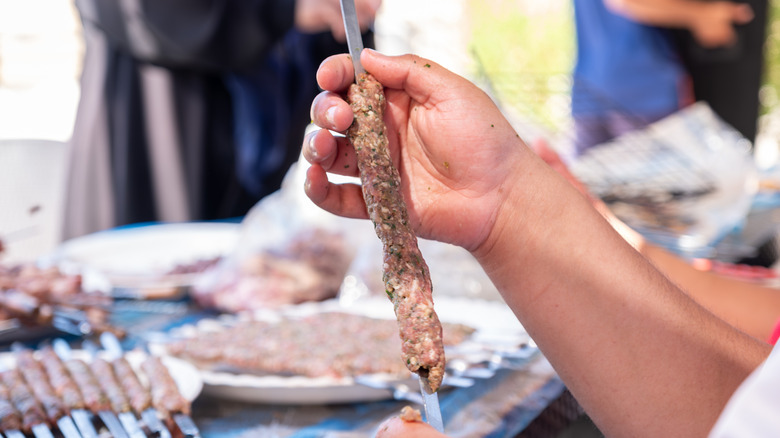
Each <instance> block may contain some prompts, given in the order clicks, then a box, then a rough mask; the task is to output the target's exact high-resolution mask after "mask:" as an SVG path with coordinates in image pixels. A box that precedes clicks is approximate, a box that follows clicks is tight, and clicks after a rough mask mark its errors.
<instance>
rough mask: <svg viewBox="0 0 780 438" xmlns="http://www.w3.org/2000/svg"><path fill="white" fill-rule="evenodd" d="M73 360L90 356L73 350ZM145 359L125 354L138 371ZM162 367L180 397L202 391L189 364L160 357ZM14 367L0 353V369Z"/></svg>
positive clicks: (10, 357) (13, 362) (10, 358)
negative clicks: (174, 384)
mask: <svg viewBox="0 0 780 438" xmlns="http://www.w3.org/2000/svg"><path fill="white" fill-rule="evenodd" d="M71 353H72V354H73V357H74V358H78V359H82V360H84V361H86V362H89V361H90V359H91V358H92V356H91V355H90V354H89V353H87V352H86V351H84V350H73V351H72V352H71ZM146 357H147V355H146V353H143V352H141V351H137V350H133V351H128V352H127V353H125V358H127V361H128V362H129V363H130V365H132V366H133V368H134V369H135V370H136V371H138V370H140V368H141V362H143V360H144V359H145V358H146ZM160 360H161V361H162V363H163V365H165V367H166V368H168V372H170V374H171V377H173V380H175V381H176V386H178V387H179V392H180V393H181V395H182V396H183V397H184V398H185V399H186V400H188V401H189V402H192V401H193V400H195V399H196V398H197V397H198V395H199V394H200V393H201V391H202V390H203V379H202V378H201V374H200V372H199V371H198V370H197V369H196V368H195V367H194V366H192V364H190V363H189V362H186V361H183V360H181V359H177V358H175V357H170V356H162V357H160ZM14 367H16V357H15V356H14V354H13V353H7V352H6V353H0V368H2V369H12V368H14ZM139 377H140V378H143V374H142V373H139Z"/></svg>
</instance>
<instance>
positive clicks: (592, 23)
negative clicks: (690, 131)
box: [572, 0, 686, 119]
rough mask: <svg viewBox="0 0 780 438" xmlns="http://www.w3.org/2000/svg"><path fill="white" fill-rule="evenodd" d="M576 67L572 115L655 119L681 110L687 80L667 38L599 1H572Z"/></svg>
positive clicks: (662, 33)
mask: <svg viewBox="0 0 780 438" xmlns="http://www.w3.org/2000/svg"><path fill="white" fill-rule="evenodd" d="M574 14H575V22H576V26H577V63H576V65H575V68H574V78H573V80H574V83H573V87H572V114H573V115H574V116H577V115H604V114H605V113H607V112H611V111H617V112H620V113H623V114H627V115H632V116H637V117H642V118H647V117H648V116H649V117H651V118H653V119H656V118H660V117H663V116H665V115H668V114H671V113H672V112H674V111H676V110H677V109H679V108H680V101H681V99H680V92H681V90H682V89H683V84H684V81H685V78H686V72H685V69H684V67H683V66H682V63H681V60H680V59H679V57H678V56H677V54H676V51H675V49H674V47H673V44H672V41H671V37H670V35H668V34H667V33H666V31H665V30H664V29H660V28H656V27H652V26H646V25H643V24H639V23H637V22H635V21H631V20H630V19H628V18H625V17H623V16H620V15H617V14H615V13H613V12H611V11H609V10H608V9H607V8H606V6H604V2H603V1H602V0H574Z"/></svg>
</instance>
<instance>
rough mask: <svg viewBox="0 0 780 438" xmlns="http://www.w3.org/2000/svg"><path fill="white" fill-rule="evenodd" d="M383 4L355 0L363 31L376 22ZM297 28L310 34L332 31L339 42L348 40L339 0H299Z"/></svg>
mask: <svg viewBox="0 0 780 438" xmlns="http://www.w3.org/2000/svg"><path fill="white" fill-rule="evenodd" d="M381 3H382V0H355V11H356V12H357V16H358V23H359V24H360V29H361V30H362V31H366V30H367V29H368V28H369V26H370V25H371V23H373V22H374V17H375V16H376V11H377V10H378V9H379V6H380V5H381ZM295 27H297V28H298V29H299V30H300V31H302V32H308V33H316V32H325V31H330V32H331V33H332V34H333V37H334V38H335V39H336V40H337V41H340V42H344V41H346V40H347V37H346V33H345V31H344V21H343V20H342V18H341V5H340V4H339V0H297V1H296V2H295Z"/></svg>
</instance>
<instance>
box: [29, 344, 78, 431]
mask: <svg viewBox="0 0 780 438" xmlns="http://www.w3.org/2000/svg"><path fill="white" fill-rule="evenodd" d="M13 350H14V357H15V358H16V369H18V370H20V372H21V375H22V377H23V378H24V380H25V381H26V382H27V386H28V387H29V388H30V390H31V392H32V394H33V395H34V396H35V398H36V400H37V401H38V403H39V404H40V406H41V407H42V408H43V412H44V413H45V414H46V416H47V418H48V421H49V424H52V425H53V424H57V427H58V428H59V429H60V432H61V433H62V434H63V435H64V436H65V438H79V437H81V434H80V433H79V431H78V429H77V428H76V425H75V424H74V423H73V419H72V418H71V417H70V416H69V415H68V407H67V406H66V404H65V402H64V401H63V400H62V399H61V398H60V397H59V396H58V395H57V393H56V391H55V390H54V388H53V387H52V385H51V382H50V380H49V379H48V376H47V374H46V370H45V369H44V368H43V366H42V364H41V363H39V362H38V361H37V360H36V359H35V356H34V353H33V350H30V349H28V348H23V347H20V346H18V345H17V344H14V346H13Z"/></svg>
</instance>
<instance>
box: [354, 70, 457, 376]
mask: <svg viewBox="0 0 780 438" xmlns="http://www.w3.org/2000/svg"><path fill="white" fill-rule="evenodd" d="M348 100H349V102H350V105H351V107H352V112H353V113H354V115H355V119H354V122H353V124H352V126H351V127H350V128H349V130H348V131H347V137H348V138H349V140H350V141H351V143H352V145H353V146H354V148H355V152H356V155H357V163H358V169H359V170H360V179H361V182H362V187H363V198H364V200H365V202H366V207H367V209H368V215H369V217H370V218H371V220H372V221H373V223H374V230H375V231H376V234H377V237H379V240H381V241H382V244H383V247H384V264H383V280H384V283H385V291H386V293H387V295H388V297H389V298H390V300H392V302H393V306H394V310H395V314H396V317H397V319H398V325H399V330H400V335H401V341H402V347H401V352H402V355H403V359H404V363H406V366H407V368H408V369H409V370H410V371H412V372H415V373H418V374H420V375H421V376H423V377H427V378H428V380H429V382H430V385H431V388H432V389H433V390H434V391H435V390H437V389H438V387H439V385H440V384H441V379H442V377H443V374H444V363H445V359H444V347H443V344H442V335H441V333H442V331H441V324H440V322H439V318H438V316H437V315H436V312H434V310H433V297H432V293H433V287H432V284H431V278H430V273H429V272H428V266H427V265H426V263H425V261H424V260H423V258H422V254H421V253H420V249H419V248H418V246H417V237H416V236H415V234H414V232H413V231H412V229H411V226H410V224H409V214H408V212H407V208H406V204H405V203H404V200H403V196H402V194H401V191H400V186H401V184H400V181H401V179H400V176H399V174H398V170H397V169H396V168H395V167H394V166H393V163H392V159H391V157H390V151H389V149H388V139H387V137H386V136H385V135H384V131H385V124H384V120H383V116H384V110H385V104H386V102H385V95H384V89H383V87H382V84H380V83H379V82H378V81H377V80H376V79H374V77H373V76H371V75H369V74H362V75H360V76H359V77H358V80H357V83H356V84H353V85H352V86H351V87H350V89H349V93H348Z"/></svg>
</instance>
